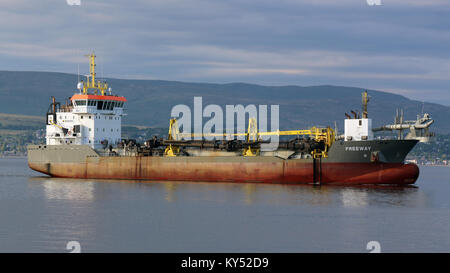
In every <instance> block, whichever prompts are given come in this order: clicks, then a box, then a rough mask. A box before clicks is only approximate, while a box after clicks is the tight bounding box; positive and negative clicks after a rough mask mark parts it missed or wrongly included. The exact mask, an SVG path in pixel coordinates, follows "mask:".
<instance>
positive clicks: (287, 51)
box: [0, 0, 450, 105]
mask: <svg viewBox="0 0 450 273" xmlns="http://www.w3.org/2000/svg"><path fill="white" fill-rule="evenodd" d="M368 2H371V3H373V2H381V5H369V4H368ZM69 4H70V5H69ZM77 4H79V5H77ZM92 51H94V52H95V54H96V55H97V63H98V67H97V75H99V76H102V75H103V76H104V77H114V78H125V79H158V80H175V81H188V82H209V83H231V82H247V83H255V84H262V85H277V86H279V85H300V86H309V85H325V84H327V85H328V84H331V85H339V86H353V87H361V88H368V89H374V90H381V91H387V92H392V93H397V94H401V95H404V96H406V97H408V98H411V99H416V100H420V101H429V102H436V103H440V104H444V105H450V1H448V0H422V1H419V0H309V1H306V0H277V1H274V0H126V1H125V0H1V1H0V70H15V71H53V72H66V73H74V74H76V73H77V71H78V68H79V69H80V73H81V74H87V73H88V71H89V66H88V59H87V57H85V56H84V55H86V54H88V53H90V52H92Z"/></svg>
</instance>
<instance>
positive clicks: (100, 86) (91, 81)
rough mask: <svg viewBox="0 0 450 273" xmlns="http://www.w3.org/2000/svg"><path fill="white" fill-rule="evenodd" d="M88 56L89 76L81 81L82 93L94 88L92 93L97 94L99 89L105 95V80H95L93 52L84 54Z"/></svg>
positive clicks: (106, 86)
mask: <svg viewBox="0 0 450 273" xmlns="http://www.w3.org/2000/svg"><path fill="white" fill-rule="evenodd" d="M86 57H89V63H90V64H89V76H87V82H86V83H84V82H83V94H85V95H86V94H87V93H88V91H89V89H94V93H95V94H97V93H98V91H100V93H101V95H102V96H104V95H105V91H106V90H107V89H108V84H107V83H105V82H100V81H96V79H95V76H96V73H95V66H96V64H95V57H96V56H95V54H94V53H91V54H89V55H86Z"/></svg>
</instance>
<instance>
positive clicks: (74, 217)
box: [0, 158, 450, 252]
mask: <svg viewBox="0 0 450 273" xmlns="http://www.w3.org/2000/svg"><path fill="white" fill-rule="evenodd" d="M420 171H421V174H420V177H419V180H418V181H417V182H416V186H417V187H331V186H322V187H312V186H306V185H305V186H287V185H258V184H231V183H190V182H148V181H147V182H142V181H107V180H95V179H91V180H77V179H57V178H49V177H46V176H43V175H40V174H39V173H36V172H34V171H32V170H30V169H28V167H27V164H26V159H25V158H0V221H1V222H0V223H1V224H0V252H68V250H66V244H67V242H69V241H78V242H79V243H80V245H81V251H82V252H368V250H367V249H366V245H367V242H369V241H378V242H379V243H380V245H381V251H382V252H449V251H450V198H449V196H450V168H449V167H429V166H427V167H421V168H420Z"/></svg>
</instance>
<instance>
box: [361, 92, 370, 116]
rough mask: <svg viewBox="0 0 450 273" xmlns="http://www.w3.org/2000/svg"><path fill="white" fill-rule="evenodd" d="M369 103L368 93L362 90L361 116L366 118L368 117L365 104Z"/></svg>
mask: <svg viewBox="0 0 450 273" xmlns="http://www.w3.org/2000/svg"><path fill="white" fill-rule="evenodd" d="M368 103H369V95H368V94H367V91H364V92H363V93H362V106H363V109H362V110H363V114H362V117H363V118H367V117H368V112H367V104H368Z"/></svg>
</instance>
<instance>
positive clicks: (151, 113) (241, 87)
mask: <svg viewBox="0 0 450 273" xmlns="http://www.w3.org/2000/svg"><path fill="white" fill-rule="evenodd" d="M108 82H109V83H110V85H111V87H112V88H113V92H115V93H118V94H120V95H123V96H125V97H127V99H128V103H127V105H126V110H127V113H128V116H126V117H125V119H124V123H125V124H135V125H143V126H150V127H167V126H168V122H169V116H170V111H171V108H172V107H173V106H174V105H177V104H186V105H189V106H192V104H193V97H194V96H202V97H203V105H207V104H218V105H221V106H224V105H226V104H233V105H235V104H243V105H248V104H256V105H259V104H267V105H270V104H279V105H280V123H281V127H282V128H305V127H309V126H313V125H321V126H325V125H330V126H334V122H335V121H336V122H337V124H338V127H339V128H340V129H341V131H342V128H343V120H344V118H345V116H344V113H345V112H347V113H349V111H350V110H351V109H354V110H360V108H361V92H362V91H363V89H362V88H354V87H341V86H309V87H300V86H280V87H273V86H260V85H252V84H244V83H230V84H204V83H185V82H174V81H158V80H121V79H108ZM76 83H77V76H76V75H71V74H63V73H53V72H10V71H0V95H1V98H2V99H1V100H0V109H1V110H0V112H3V113H10V114H21V115H36V116H41V117H43V116H44V114H45V112H46V111H47V108H48V105H49V103H50V97H51V96H55V97H56V98H57V100H58V101H60V102H64V101H65V100H66V99H68V98H69V97H70V96H71V95H72V94H73V93H74V91H75V87H76ZM369 95H370V96H371V102H370V103H369V115H370V117H371V118H373V119H374V126H378V125H381V124H384V123H390V122H392V121H393V118H394V114H395V109H396V108H403V109H404V112H405V118H406V119H415V118H416V115H417V114H418V113H420V112H421V111H422V102H419V101H414V100H410V99H408V98H406V97H403V96H400V95H395V94H391V93H387V92H380V91H373V90H369ZM223 109H225V108H223ZM423 109H424V111H425V112H428V113H430V114H431V115H432V117H433V118H434V119H435V124H434V125H433V127H432V128H433V131H436V132H438V133H450V107H449V106H443V105H439V104H435V103H426V102H425V103H424V105H423ZM205 121H206V120H205ZM0 123H2V121H1V120H0Z"/></svg>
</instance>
